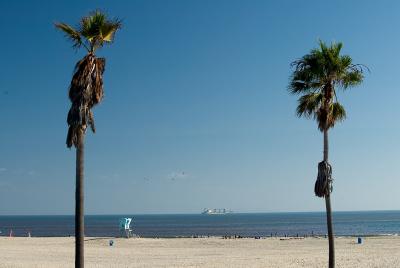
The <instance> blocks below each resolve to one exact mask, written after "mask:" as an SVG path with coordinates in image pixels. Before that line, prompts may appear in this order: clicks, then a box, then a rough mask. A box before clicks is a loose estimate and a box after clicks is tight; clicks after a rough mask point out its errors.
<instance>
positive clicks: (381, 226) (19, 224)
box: [0, 211, 400, 237]
mask: <svg viewBox="0 0 400 268" xmlns="http://www.w3.org/2000/svg"><path fill="white" fill-rule="evenodd" d="M122 217H132V218H133V220H132V224H131V228H132V229H133V232H134V233H135V234H137V235H139V236H141V237H190V236H196V235H197V236H225V235H228V236H231V235H240V236H244V237H254V236H261V237H265V236H271V235H272V236H275V235H277V236H284V235H288V236H297V235H299V236H303V235H311V234H314V235H325V234H326V233H327V230H326V219H325V213H324V212H299V213H294V212H293V213H233V214H224V215H201V214H176V215H172V214H167V215H129V214H125V215H89V216H85V235H86V236H91V237H115V236H118V234H119V229H118V224H119V219H120V218H122ZM333 219H334V233H335V235H339V236H369V235H397V234H399V233H400V211H359V212H334V213H333ZM11 230H12V233H13V235H14V236H27V235H28V232H29V233H30V234H31V235H32V236H39V237H43V236H73V235H74V216H73V215H68V216H0V232H1V233H0V236H8V235H9V233H10V231H11Z"/></svg>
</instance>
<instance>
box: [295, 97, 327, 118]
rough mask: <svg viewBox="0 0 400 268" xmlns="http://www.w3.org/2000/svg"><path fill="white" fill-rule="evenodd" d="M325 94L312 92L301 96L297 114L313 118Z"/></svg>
mask: <svg viewBox="0 0 400 268" xmlns="http://www.w3.org/2000/svg"><path fill="white" fill-rule="evenodd" d="M322 99H323V96H322V94H321V93H310V94H306V95H304V96H301V97H300V98H299V101H298V102H299V105H298V106H297V110H296V112H297V116H298V117H302V116H305V117H306V118H311V117H313V116H315V113H316V112H317V111H318V109H319V108H320V107H321V102H322Z"/></svg>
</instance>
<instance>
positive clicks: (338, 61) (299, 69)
mask: <svg viewBox="0 0 400 268" xmlns="http://www.w3.org/2000/svg"><path fill="white" fill-rule="evenodd" d="M342 46H343V45H342V43H332V44H331V45H330V46H327V45H326V44H325V43H324V42H322V41H320V43H319V48H316V49H313V50H311V51H310V53H309V54H307V55H305V56H303V57H302V58H301V59H299V60H296V61H294V62H292V68H294V71H293V74H292V76H291V77H290V83H289V91H290V92H291V93H292V94H298V95H301V97H300V98H299V100H298V106H297V115H298V116H299V117H301V116H304V117H306V118H313V119H315V120H316V121H317V123H318V129H319V130H320V131H321V132H323V134H324V151H323V152H324V154H323V161H322V162H320V163H319V164H318V177H317V181H316V182H315V186H314V192H315V195H316V196H318V197H325V205H326V220H327V227H328V236H329V268H333V267H335V249H334V240H333V227H332V211H331V199H330V195H331V192H332V167H331V165H330V164H329V162H328V148H329V146H328V130H329V129H330V128H332V127H334V125H335V123H337V122H340V121H343V120H344V119H345V118H346V111H345V109H344V107H343V106H342V105H341V104H340V103H339V102H338V98H337V95H336V89H342V90H346V89H348V88H350V87H353V86H357V85H360V84H361V83H362V81H363V79H364V70H365V68H366V67H365V66H364V65H361V64H354V63H353V62H352V59H351V57H350V56H347V55H341V54H340V50H341V49H342Z"/></svg>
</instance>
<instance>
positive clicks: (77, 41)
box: [54, 23, 82, 48]
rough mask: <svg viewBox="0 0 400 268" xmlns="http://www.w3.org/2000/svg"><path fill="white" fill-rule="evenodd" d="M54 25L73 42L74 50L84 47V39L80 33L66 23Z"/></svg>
mask: <svg viewBox="0 0 400 268" xmlns="http://www.w3.org/2000/svg"><path fill="white" fill-rule="evenodd" d="M54 25H55V26H56V28H57V29H59V30H61V31H62V32H64V34H65V37H67V38H68V39H69V40H70V41H72V43H73V47H74V48H79V47H80V46H81V45H82V39H81V35H80V33H79V31H77V30H75V29H74V28H73V27H71V26H69V25H68V24H66V23H55V24H54Z"/></svg>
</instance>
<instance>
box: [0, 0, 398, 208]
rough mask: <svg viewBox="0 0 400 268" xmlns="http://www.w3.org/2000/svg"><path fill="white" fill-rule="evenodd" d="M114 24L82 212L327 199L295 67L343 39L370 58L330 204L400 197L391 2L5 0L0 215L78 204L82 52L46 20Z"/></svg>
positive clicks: (307, 204) (310, 203)
mask: <svg viewBox="0 0 400 268" xmlns="http://www.w3.org/2000/svg"><path fill="white" fill-rule="evenodd" d="M94 9H101V10H103V11H106V12H107V13H108V14H109V15H110V16H111V17H114V16H116V17H119V18H121V19H122V20H123V28H122V29H121V31H120V32H118V33H117V35H116V37H115V42H114V43H113V44H112V45H110V46H107V47H104V48H103V49H101V50H99V51H98V52H97V55H98V56H101V57H105V58H106V60H107V62H106V71H105V73H104V89H105V98H104V100H103V102H102V103H101V104H100V105H99V106H97V107H96V108H95V109H94V115H95V120H96V128H97V132H96V134H93V133H91V132H88V133H87V136H86V151H85V213H86V214H126V213H128V214H142V213H144V214H148V213H199V212H201V211H202V210H203V208H208V207H210V208H227V209H232V210H233V211H235V212H279V211H295V212H297V211H324V210H325V206H324V201H323V199H320V198H317V197H315V196H314V193H313V188H314V182H315V179H316V175H317V164H318V162H319V161H321V159H322V135H321V133H320V132H319V131H318V130H317V125H316V123H315V122H314V121H312V120H306V119H299V118H297V117H296V115H295V108H296V102H297V97H296V96H293V95H290V94H289V93H288V91H287V85H288V81H289V76H290V74H291V71H292V69H291V67H290V63H291V62H292V61H294V60H296V59H298V58H300V57H301V56H303V55H305V54H307V53H308V52H309V51H310V50H311V49H312V48H315V47H316V46H317V45H318V40H320V39H321V40H324V41H326V42H328V43H330V42H334V41H341V42H343V44H344V47H343V49H342V52H343V54H348V55H351V57H352V58H353V60H354V62H355V63H362V64H366V65H367V66H368V67H369V68H370V70H371V72H370V73H366V76H365V80H364V83H363V84H362V85H361V86H359V87H356V88H352V89H350V90H347V91H345V92H342V91H339V95H338V97H339V100H340V102H342V104H343V105H344V106H345V107H346V111H347V120H346V121H345V122H343V123H341V124H339V125H337V126H335V128H334V129H333V130H332V131H331V132H330V161H331V164H332V166H333V177H334V185H333V187H334V189H333V193H332V207H333V210H336V211H344V210H345V211H347V210H396V209H400V207H399V204H400V190H399V189H400V180H399V173H398V170H397V167H398V165H399V163H400V157H399V154H398V152H399V151H400V140H399V137H400V126H399V125H400V124H399V122H398V118H399V117H400V107H399V105H398V100H399V99H400V90H399V89H398V87H399V83H398V77H399V75H400V67H399V64H398V62H399V61H400V53H399V47H400V32H399V30H398V29H400V20H399V19H398V13H399V10H400V2H398V1H394V0H393V1H362V0H359V1H345V0H342V1H319V0H310V1H278V0H276V1H262V0H260V1H258V0H251V1H244V0H242V1H236V0H215V1H214V0H204V1H200V0H198V1H197V0H189V1H186V0H180V1H179V0H169V1H163V0H157V1H156V0H152V1H145V0H141V1H138V0H136V1H41V3H40V4H38V3H34V1H1V2H0V11H1V14H2V15H1V17H0V25H2V27H1V28H2V37H3V41H2V42H1V43H0V51H1V55H2V56H1V64H0V124H1V128H0V215H20V214H21V215H22V214H23V215H25V214H29V215H43V214H46V215H47V214H48V215H53V214H73V213H74V194H75V150H74V149H71V150H70V149H67V148H66V145H65V138H66V134H67V124H66V115H67V112H68V109H69V106H70V102H69V100H68V98H67V90H68V85H69V83H70V80H71V76H72V71H73V67H74V65H75V63H76V62H77V61H78V60H79V59H80V58H82V57H83V56H84V53H85V52H84V51H83V50H82V51H74V50H73V49H72V47H71V44H70V43H68V41H67V40H66V39H65V38H64V36H63V35H62V34H61V33H60V32H58V31H57V30H56V29H55V28H54V25H53V23H54V22H58V21H61V22H66V23H69V24H72V25H75V24H77V22H78V21H79V19H80V18H81V17H82V16H85V15H87V14H88V13H89V12H90V11H92V10H94Z"/></svg>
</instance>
